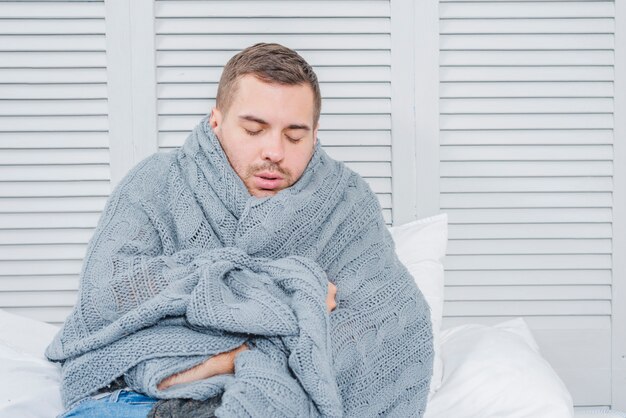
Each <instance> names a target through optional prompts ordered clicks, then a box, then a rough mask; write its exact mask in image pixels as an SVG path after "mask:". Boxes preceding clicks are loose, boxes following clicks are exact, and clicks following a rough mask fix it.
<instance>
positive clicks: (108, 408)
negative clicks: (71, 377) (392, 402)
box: [58, 389, 158, 418]
mask: <svg viewBox="0 0 626 418" xmlns="http://www.w3.org/2000/svg"><path fill="white" fill-rule="evenodd" d="M156 402H158V399H154V398H151V397H149V396H146V395H142V394H141V393H137V392H133V391H130V390H128V389H118V390H116V391H114V392H111V393H107V394H105V395H103V396H95V397H88V398H85V399H82V400H80V401H78V403H76V404H75V405H74V406H73V407H72V408H71V409H70V410H69V411H66V412H65V413H63V414H61V415H59V417H58V418H71V417H79V418H146V417H147V416H148V413H149V412H150V410H151V409H152V407H153V406H154V404H155V403H156Z"/></svg>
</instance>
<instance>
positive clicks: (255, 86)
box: [228, 74, 315, 125]
mask: <svg viewBox="0 0 626 418" xmlns="http://www.w3.org/2000/svg"><path fill="white" fill-rule="evenodd" d="M314 100H315V99H314V95H313V90H312V89H311V87H310V86H309V85H308V84H306V83H303V84H295V85H286V84H279V83H268V82H265V81H262V80H260V79H258V78H257V77H255V76H254V75H251V74H246V75H244V76H241V77H240V78H239V79H238V80H237V83H236V88H235V89H234V95H233V98H232V103H231V106H230V109H229V110H228V113H233V115H232V116H233V117H235V118H239V117H240V116H243V115H253V116H255V117H257V118H259V119H262V120H265V121H268V122H269V123H272V122H276V123H287V124H305V123H306V124H309V125H310V124H311V123H312V119H313V117H314V108H315V103H314Z"/></svg>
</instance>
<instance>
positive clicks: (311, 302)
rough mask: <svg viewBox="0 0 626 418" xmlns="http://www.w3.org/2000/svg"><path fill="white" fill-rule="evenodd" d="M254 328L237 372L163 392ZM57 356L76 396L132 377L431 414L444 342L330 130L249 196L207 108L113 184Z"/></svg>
mask: <svg viewBox="0 0 626 418" xmlns="http://www.w3.org/2000/svg"><path fill="white" fill-rule="evenodd" d="M329 280H330V281H331V282H333V283H335V284H336V286H337V289H338V293H337V304H338V306H337V309H335V310H334V311H333V312H332V313H331V314H328V313H327V310H326V304H325V299H326V294H327V285H328V281H329ZM246 341H247V343H248V345H249V346H250V347H251V348H250V350H247V351H244V352H241V353H240V354H239V355H238V356H237V359H236V362H235V370H236V371H235V374H234V375H231V374H228V375H218V376H214V377H212V378H209V379H205V380H201V381H197V382H192V383H188V384H181V385H175V386H172V387H170V388H169V389H167V390H164V391H161V390H158V389H157V387H156V386H157V384H158V383H159V382H160V381H161V380H162V379H164V378H165V377H167V376H170V375H172V374H174V373H177V372H180V371H183V370H186V369H189V368H190V367H193V366H194V365H197V364H199V363H201V362H203V361H204V360H206V359H207V358H209V357H210V356H212V355H215V354H217V353H220V352H224V351H228V350H231V349H233V348H235V347H238V346H239V345H241V344H242V343H244V342H246ZM46 355H47V356H48V358H49V359H50V360H52V361H58V362H62V364H63V369H62V371H63V373H62V379H63V386H62V396H63V400H64V402H65V405H66V406H70V405H72V404H73V403H75V402H76V401H78V400H80V399H82V398H83V397H85V396H88V395H90V394H92V393H94V392H96V391H97V390H98V389H100V388H102V387H105V386H107V385H108V384H110V383H111V382H112V381H113V380H115V379H116V378H118V377H120V376H123V377H124V379H125V381H126V383H127V385H128V386H130V387H131V388H132V389H134V390H137V391H140V392H142V393H145V394H148V395H150V396H153V397H157V398H161V399H168V398H188V399H196V400H207V399H212V398H215V397H217V396H221V404H220V406H219V408H218V409H217V410H216V412H215V414H216V416H217V417H270V416H271V417H296V416H298V417H306V416H310V417H317V416H323V417H339V416H350V417H375V416H394V417H403V418H405V417H419V416H422V414H423V412H424V409H425V404H426V396H427V393H428V386H429V382H430V377H431V373H432V360H433V347H432V332H431V324H430V316H429V311H428V306H427V304H426V302H425V300H424V298H423V296H422V294H421V293H420V291H419V289H418V288H417V287H416V285H415V283H414V281H413V279H412V278H411V276H410V274H409V273H408V271H407V270H406V268H405V267H404V266H403V265H402V264H401V263H400V261H399V260H398V258H397V256H396V254H395V252H394V244H393V240H392V238H391V236H390V234H389V232H388V231H387V228H386V227H385V224H384V221H383V219H382V215H381V208H380V205H379V203H378V200H377V198H376V196H375V194H374V193H373V192H372V191H371V190H370V188H369V186H368V185H367V183H366V182H365V181H364V180H363V179H362V178H361V177H360V176H358V175H357V174H356V173H354V172H353V171H351V170H350V169H348V168H347V167H346V166H345V165H344V164H343V163H341V162H338V161H335V160H333V159H331V158H330V157H328V155H327V154H326V153H325V152H324V150H323V149H322V148H321V144H320V142H319V141H318V142H317V144H316V146H315V152H314V153H313V156H312V158H311V161H310V162H309V164H308V166H307V168H306V170H305V172H304V173H303V175H302V177H301V178H300V179H299V180H298V181H297V182H296V183H295V184H294V185H292V186H291V187H289V188H287V189H284V190H282V191H280V192H279V193H277V194H276V195H274V196H271V197H263V198H258V197H254V196H250V194H249V193H248V191H247V190H246V188H245V186H244V184H243V182H242V181H241V179H240V178H239V177H238V176H237V174H236V173H235V171H234V170H233V169H232V167H231V166H230V164H229V163H228V160H227V158H226V156H225V154H224V152H223V150H222V148H221V146H220V143H219V141H218V139H217V137H216V136H215V134H214V133H213V131H212V130H211V128H210V126H209V124H208V117H204V118H203V119H202V121H201V122H200V124H199V125H198V126H197V127H196V128H195V129H194V130H193V132H192V133H191V134H190V135H189V137H188V138H187V140H186V141H185V143H184V145H183V146H182V147H181V148H178V149H176V150H174V151H171V152H168V153H157V154H154V155H152V156H151V157H149V158H147V159H145V160H144V161H142V162H141V163H140V164H138V165H137V166H136V167H135V168H133V169H132V170H131V171H130V172H129V173H128V175H127V176H126V177H125V178H124V179H123V180H122V181H121V182H120V184H119V185H118V186H117V187H116V188H115V190H114V191H113V193H112V194H111V196H110V198H109V200H108V201H107V204H106V207H105V209H104V211H103V213H102V216H101V218H100V221H99V223H98V226H97V228H96V231H95V233H94V235H93V238H92V239H91V241H90V242H89V245H88V248H87V254H86V257H85V260H84V263H83V268H82V271H81V281H80V287H79V293H78V300H77V303H76V306H75V307H74V309H73V311H72V313H71V314H70V316H69V317H68V318H67V320H66V321H65V324H64V325H63V327H62V329H61V330H60V331H59V333H58V334H57V336H56V337H55V339H54V341H53V342H52V343H51V344H50V346H49V347H48V349H47V351H46Z"/></svg>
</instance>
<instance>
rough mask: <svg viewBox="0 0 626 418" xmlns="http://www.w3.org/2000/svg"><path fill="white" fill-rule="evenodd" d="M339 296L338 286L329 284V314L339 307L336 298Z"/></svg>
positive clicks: (327, 300)
mask: <svg viewBox="0 0 626 418" xmlns="http://www.w3.org/2000/svg"><path fill="white" fill-rule="evenodd" d="M336 296H337V286H335V285H334V284H332V283H331V282H328V295H327V296H326V306H327V307H328V312H330V311H332V310H334V309H335V308H336V307H337V302H335V297H336Z"/></svg>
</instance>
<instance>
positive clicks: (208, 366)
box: [157, 343, 248, 390]
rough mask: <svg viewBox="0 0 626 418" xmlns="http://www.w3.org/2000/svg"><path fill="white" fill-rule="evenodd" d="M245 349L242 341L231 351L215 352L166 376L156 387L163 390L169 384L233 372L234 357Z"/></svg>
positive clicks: (246, 347) (245, 346)
mask: <svg viewBox="0 0 626 418" xmlns="http://www.w3.org/2000/svg"><path fill="white" fill-rule="evenodd" d="M247 349H248V346H247V345H246V344H245V343H243V344H241V345H240V346H239V347H237V348H235V349H233V350H231V351H226V352H224V353H219V354H216V355H214V356H212V357H211V358H209V359H207V360H205V361H204V362H202V363H200V364H198V365H197V366H194V367H192V368H191V369H188V370H185V371H182V372H180V373H176V374H174V375H172V376H170V377H166V378H165V379H163V380H162V381H161V383H159V384H158V385H157V389H159V390H165V389H167V388H169V387H170V386H174V385H178V384H181V383H189V382H195V381H197V380H202V379H208V378H209V377H211V376H215V375H218V374H229V373H230V374H232V373H235V357H237V354H239V353H240V352H242V351H244V350H247Z"/></svg>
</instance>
